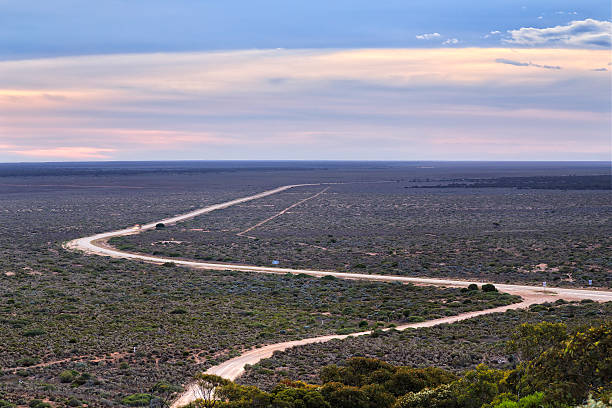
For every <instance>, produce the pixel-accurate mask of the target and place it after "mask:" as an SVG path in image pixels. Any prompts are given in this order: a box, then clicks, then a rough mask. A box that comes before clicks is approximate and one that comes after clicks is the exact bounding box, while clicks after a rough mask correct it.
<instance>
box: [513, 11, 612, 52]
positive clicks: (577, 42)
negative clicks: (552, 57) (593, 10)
mask: <svg viewBox="0 0 612 408" xmlns="http://www.w3.org/2000/svg"><path fill="white" fill-rule="evenodd" d="M508 33H509V34H510V38H507V39H504V40H503V41H504V42H505V43H507V44H515V45H522V46H537V47H572V48H610V46H612V22H610V21H598V20H594V19H590V18H588V19H586V20H581V21H572V22H571V23H569V24H567V25H558V26H555V27H550V28H532V27H523V28H520V29H518V30H510V31H508Z"/></svg>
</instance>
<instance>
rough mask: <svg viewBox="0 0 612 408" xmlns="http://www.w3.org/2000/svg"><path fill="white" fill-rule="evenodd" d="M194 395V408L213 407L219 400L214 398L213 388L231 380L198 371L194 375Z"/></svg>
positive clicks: (226, 383)
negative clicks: (195, 397)
mask: <svg viewBox="0 0 612 408" xmlns="http://www.w3.org/2000/svg"><path fill="white" fill-rule="evenodd" d="M194 380H195V382H196V385H195V386H196V396H197V397H198V399H197V400H196V401H194V404H195V406H196V408H214V407H216V406H218V405H219V403H220V401H219V400H218V399H217V398H216V393H215V389H216V388H218V387H222V386H224V385H228V384H230V383H231V381H229V380H226V379H225V378H222V377H219V376H218V375H212V374H205V373H198V374H196V375H195V377H194Z"/></svg>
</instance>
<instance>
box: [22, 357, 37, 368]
mask: <svg viewBox="0 0 612 408" xmlns="http://www.w3.org/2000/svg"><path fill="white" fill-rule="evenodd" d="M37 363H38V359H36V358H33V357H24V358H21V359H19V360H17V365H18V366H19V367H30V366H33V365H34V364H37Z"/></svg>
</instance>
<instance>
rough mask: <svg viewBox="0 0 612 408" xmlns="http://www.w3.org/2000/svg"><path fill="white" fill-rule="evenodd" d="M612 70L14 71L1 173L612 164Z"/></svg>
mask: <svg viewBox="0 0 612 408" xmlns="http://www.w3.org/2000/svg"><path fill="white" fill-rule="evenodd" d="M523 61H529V62H523ZM609 62H610V60H609V52H608V51H607V50H577V49H503V48H500V49H475V48H460V49H381V50H372V49H355V50H259V51H236V52H218V53H166V54H134V55H108V56H96V57H68V58H51V59H39V60H29V61H4V62H0V161H23V160H35V161H36V160H80V159H81V160H93V159H115V160H134V159H142V160H147V159H169V158H171V159H278V158H283V159H314V158H317V159H372V160H374V159H380V160H410V159H413V160H418V159H439V160H468V159H469V160H478V159H490V160H493V159H508V160H511V159H550V160H563V159H576V160H577V159H599V160H607V159H609V151H610V141H609V129H610V98H609V95H610V91H611V84H610V77H609V75H608V74H609V73H608V72H600V71H593V68H597V67H602V66H608V64H609ZM556 66H558V67H563V69H561V70H559V69H527V68H529V67H535V68H542V67H556ZM523 67H525V69H523Z"/></svg>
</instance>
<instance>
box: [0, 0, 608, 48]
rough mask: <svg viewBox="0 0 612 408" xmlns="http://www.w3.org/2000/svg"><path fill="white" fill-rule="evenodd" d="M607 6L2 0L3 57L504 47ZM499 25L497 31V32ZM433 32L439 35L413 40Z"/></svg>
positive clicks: (587, 1) (419, 0)
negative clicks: (513, 33)
mask: <svg viewBox="0 0 612 408" xmlns="http://www.w3.org/2000/svg"><path fill="white" fill-rule="evenodd" d="M94 3H95V4H94ZM610 7H611V6H610V2H608V1H605V0H604V1H602V0H581V1H575V0H574V1H567V0H555V1H533V0H529V1H527V0H526V1H517V0H495V1H490V0H478V1H448V0H410V1H407V0H386V1H372V0H368V1H364V0H334V1H329V0H323V1H322V0H310V1H292V0H259V1H236V0H224V1H212V0H189V1H186V0H178V1H167V0H164V1H160V0H130V1H117V0H106V1H103V2H91V1H83V0H78V1H76V0H52V1H40V0H11V1H7V0H0V58H3V59H13V58H31V57H40V56H61V55H82V54H108V53H145V52H159V51H165V52H173V51H209V50H227V49H232V50H240V49H253V48H258V49H267V48H381V47H382V48H413V47H419V48H428V47H436V46H441V45H442V43H443V42H444V41H445V40H447V39H454V38H456V39H457V40H458V41H459V42H458V43H457V46H464V47H465V46H476V47H480V46H488V47H491V46H498V45H500V40H501V39H502V38H503V37H504V35H505V33H506V32H507V31H508V30H514V29H519V28H521V27H536V28H544V27H552V26H556V25H563V24H567V23H568V22H570V21H573V20H583V19H585V18H592V19H596V20H609V19H610ZM495 31H500V34H493V35H491V34H490V33H491V32H495ZM427 33H439V34H440V37H435V38H433V39H430V40H419V39H417V38H416V36H417V35H421V34H427ZM487 35H488V37H487ZM485 37H487V38H485Z"/></svg>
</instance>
